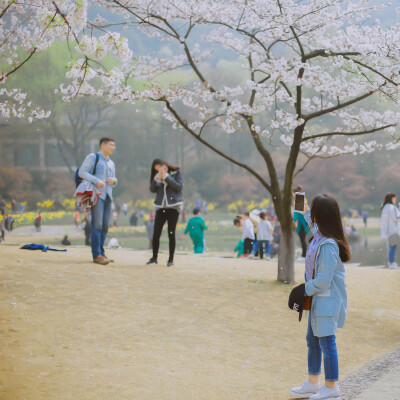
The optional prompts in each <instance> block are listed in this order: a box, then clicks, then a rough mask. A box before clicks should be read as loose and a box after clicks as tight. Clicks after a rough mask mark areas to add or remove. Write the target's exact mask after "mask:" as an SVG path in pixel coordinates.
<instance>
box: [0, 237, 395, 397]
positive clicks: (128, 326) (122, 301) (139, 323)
mask: <svg viewBox="0 0 400 400" xmlns="http://www.w3.org/2000/svg"><path fill="white" fill-rule="evenodd" d="M42 239H44V238H42ZM14 241H15V240H14ZM18 241H20V242H24V241H25V242H31V241H32V238H24V237H19V238H18ZM42 243H44V242H43V240H42ZM109 256H111V257H112V258H114V259H115V262H114V263H113V264H110V265H108V266H104V267H103V266H100V265H95V264H93V263H91V262H90V261H91V259H90V253H89V249H88V248H70V249H68V252H67V253H54V252H47V253H42V252H37V251H36V252H33V251H25V250H20V249H19V247H18V246H11V245H6V244H1V245H0V279H1V284H2V287H1V291H0V307H1V308H0V313H1V317H0V318H1V324H0V340H1V341H0V368H1V370H0V371H1V373H0V398H1V399H2V400H17V399H18V400H19V399H26V400H47V399H51V400H54V399H62V400H64V399H79V400H91V399H96V400H103V399H104V400H106V399H107V400H108V399H118V400H120V399H138V400H147V399H148V400H150V399H151V400H169V399H171V400H172V399H174V400H192V399H193V400H194V399H196V400H203V399H204V400H206V399H207V400H214V399H215V400H228V399H229V400H239V399H252V400H258V399H263V400H271V399H272V400H273V399H277V400H286V399H289V398H290V396H289V394H288V393H289V389H290V388H291V387H292V386H294V385H296V384H299V383H301V382H302V380H303V379H304V377H305V376H306V353H307V348H306V344H305V333H306V322H305V320H304V319H303V321H302V322H301V323H299V322H298V320H297V313H295V312H293V311H291V310H289V309H288V307H287V297H288V294H289V292H290V290H291V287H290V286H287V285H283V284H280V283H278V282H276V281H275V278H276V274H277V271H276V270H277V264H276V261H270V262H267V261H258V260H254V261H253V260H238V259H222V258H213V257H196V256H184V255H177V256H176V266H175V267H173V268H166V267H165V262H166V255H165V254H164V255H162V256H161V257H160V258H161V260H160V261H161V262H160V264H159V265H158V266H145V262H146V261H147V259H148V258H149V253H147V252H133V251H127V250H114V251H111V250H110V251H109ZM296 271H297V272H296V273H297V277H298V281H299V282H300V281H301V277H302V276H303V271H304V265H301V264H299V265H296ZM346 278H347V284H348V296H349V309H348V319H347V323H346V326H345V328H344V329H342V330H339V332H338V336H337V339H338V350H339V360H340V372H341V377H342V378H343V377H345V376H347V375H349V374H351V373H353V372H355V371H357V370H358V369H359V368H361V367H362V366H363V365H365V364H366V363H367V362H368V361H370V360H372V359H375V358H378V357H380V356H381V355H383V354H385V353H387V352H389V351H391V350H393V349H396V348H399V347H400V311H399V301H400V295H399V287H400V271H396V270H387V269H376V268H361V267H359V268H356V267H351V266H348V267H347V277H346Z"/></svg>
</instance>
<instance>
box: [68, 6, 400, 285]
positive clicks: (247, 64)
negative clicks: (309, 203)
mask: <svg viewBox="0 0 400 400" xmlns="http://www.w3.org/2000/svg"><path fill="white" fill-rule="evenodd" d="M370 3H371V2H370V1H369V0H348V1H347V0H346V1H344V0H229V1H227V0H158V1H154V0H94V1H93V4H94V5H95V6H96V7H97V9H98V10H103V11H104V13H103V11H100V13H101V15H99V16H98V17H97V18H96V19H94V20H93V21H89V22H88V23H87V30H88V32H87V34H86V36H84V37H83V38H82V39H81V42H80V45H79V49H80V51H81V52H82V53H83V55H84V57H82V58H81V59H80V60H77V61H76V62H74V63H73V64H71V65H70V69H69V71H68V77H70V78H71V79H72V82H71V84H70V85H68V86H63V87H62V88H61V90H62V92H63V93H64V96H65V99H66V100H68V99H71V98H73V97H75V96H77V95H87V94H92V95H96V96H107V97H109V98H110V99H111V101H112V102H122V101H123V102H130V103H132V104H134V103H135V102H137V101H143V100H145V101H146V100H151V101H154V102H156V103H160V104H162V105H163V115H164V117H165V118H167V119H168V120H169V121H170V122H171V123H172V124H174V126H175V127H177V128H179V129H183V130H184V131H185V132H187V134H189V135H191V136H192V137H194V138H195V139H196V140H198V141H199V142H200V143H202V144H203V145H204V146H206V147H208V148H209V149H211V150H212V151H214V152H215V153H217V154H219V155H220V156H221V157H223V158H225V159H227V160H229V161H230V162H232V163H234V164H236V165H237V166H239V167H241V168H243V169H245V170H247V171H248V172H249V173H250V174H251V175H252V176H253V177H254V178H255V179H257V180H258V181H259V183H260V184H261V185H262V186H263V187H264V188H265V189H266V190H267V191H268V192H269V193H270V194H271V196H272V199H273V202H274V206H275V210H276V213H277V215H278V218H279V220H280V222H281V227H282V238H281V245H280V251H279V262H278V280H280V281H284V282H293V281H294V249H295V235H294V233H293V222H292V213H291V205H292V186H293V179H294V177H295V176H296V174H298V173H300V172H301V171H303V170H304V168H306V167H307V166H308V164H309V163H310V162H311V161H312V160H313V159H315V158H318V157H320V158H329V157H335V156H338V155H342V154H353V153H355V154H361V153H365V152H371V151H373V150H376V149H394V148H396V147H398V146H399V140H398V136H396V131H395V128H396V126H397V125H398V123H399V122H400V113H398V112H395V111H392V110H391V109H390V107H388V106H387V104H388V103H393V104H394V105H396V104H399V83H400V76H399V74H400V24H399V23H396V24H393V25H392V26H391V27H389V28H383V27H382V26H381V25H380V24H379V22H373V21H372V18H371V15H373V13H376V12H379V10H380V9H382V8H383V7H384V6H377V5H371V4H370ZM398 11H399V10H398ZM110 12H111V13H112V19H110V21H111V22H108V20H107V18H108V17H109V13H110ZM118 25H120V26H121V27H123V28H124V29H125V30H134V29H137V30H138V31H139V32H140V33H141V34H142V35H145V36H146V37H148V38H153V40H156V41H158V42H160V43H166V44H168V45H169V46H172V48H173V49H174V51H175V53H174V55H173V56H171V57H168V58H162V57H160V56H157V54H154V53H151V54H148V55H143V56H140V57H139V56H138V57H136V58H133V57H132V53H131V52H130V51H129V46H128V43H127V41H126V40H124V39H121V37H119V36H118V35H117V34H115V33H114V34H110V33H109V32H108V30H109V29H114V30H116V26H118ZM97 34H99V35H100V34H102V35H103V36H102V38H103V39H100V40H99V39H98V38H96V35H97ZM112 41H114V42H116V44H114V53H115V54H116V55H117V56H118V57H119V58H120V60H121V64H120V65H118V66H114V67H113V68H110V69H104V68H103V67H101V66H100V65H96V64H95V63H91V62H88V60H89V59H94V60H96V59H97V58H99V59H100V58H101V57H103V56H104V53H105V52H107V51H108V48H109V46H110V43H111V42H112ZM213 49H214V50H215V51H214V52H213V51H212V50H213ZM133 50H134V49H133ZM226 50H228V51H230V52H231V54H233V55H234V57H236V58H237V59H238V60H240V63H241V68H242V78H243V79H242V81H241V82H239V83H238V84H237V85H235V86H234V87H226V86H223V85H221V84H220V82H219V80H218V79H217V78H214V79H211V78H210V77H209V76H208V74H207V71H209V70H210V67H209V64H208V63H207V61H209V60H212V59H214V60H215V58H217V59H218V58H219V57H223V56H222V55H220V54H223V53H224V51H226ZM215 65H216V66H215V68H216V69H217V70H218V68H219V65H220V64H219V63H215ZM221 68H222V67H221ZM176 70H182V71H183V72H185V71H190V72H191V73H192V75H193V76H194V77H195V78H196V81H190V82H188V81H187V80H183V79H182V80H181V79H179V77H178V78H177V76H178V75H177V74H176ZM171 71H174V74H173V75H172V74H171V76H173V77H174V80H173V81H171V82H170V83H169V84H165V81H160V79H159V77H160V75H161V74H168V73H169V72H171ZM221 72H223V71H221ZM215 76H218V75H217V74H214V77H215ZM138 81H139V82H142V84H141V86H139V85H138ZM138 87H140V88H139V89H138ZM392 108H393V107H392ZM216 129H219V130H222V131H225V132H226V134H227V135H233V134H247V135H248V137H249V140H251V141H252V142H253V144H254V146H255V147H256V148H257V150H258V153H259V154H260V157H261V160H262V161H263V165H262V167H261V168H260V167H258V168H254V166H251V165H248V164H246V163H243V162H242V161H241V160H238V159H234V158H233V157H231V156H230V155H229V154H228V152H227V150H226V149H223V148H217V147H216V146H214V145H213V143H212V137H213V133H214V132H215V130H216ZM276 138H278V139H280V140H281V141H282V142H283V143H284V144H285V145H286V146H287V161H286V166H285V169H284V171H283V172H282V171H278V170H277V164H276V160H274V158H273V156H272V152H271V149H272V147H271V141H273V140H276ZM302 160H304V163H303V162H302ZM260 165H261V164H260ZM315 173H316V174H317V173H318V171H315ZM280 175H283V176H284V179H283V180H282V181H280V180H279V176H280ZM332 179H337V177H335V176H334V174H332Z"/></svg>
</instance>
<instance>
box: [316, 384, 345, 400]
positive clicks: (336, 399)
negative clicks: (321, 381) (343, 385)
mask: <svg viewBox="0 0 400 400" xmlns="http://www.w3.org/2000/svg"><path fill="white" fill-rule="evenodd" d="M310 400H340V390H339V386H335V387H334V388H333V389H329V388H328V387H327V386H325V385H324V386H322V388H321V390H320V391H319V392H318V393H315V394H314V395H312V396H311V397H310Z"/></svg>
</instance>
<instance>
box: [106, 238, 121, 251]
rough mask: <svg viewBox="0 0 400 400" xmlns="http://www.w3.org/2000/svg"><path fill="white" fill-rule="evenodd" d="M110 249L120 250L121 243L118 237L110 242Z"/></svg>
mask: <svg viewBox="0 0 400 400" xmlns="http://www.w3.org/2000/svg"><path fill="white" fill-rule="evenodd" d="M107 248H108V249H118V248H119V243H118V239H117V238H116V237H112V238H111V239H110V241H109V242H108V246H107Z"/></svg>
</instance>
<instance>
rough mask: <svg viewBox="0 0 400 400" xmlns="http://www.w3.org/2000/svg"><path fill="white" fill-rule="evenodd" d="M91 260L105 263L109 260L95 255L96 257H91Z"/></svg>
mask: <svg viewBox="0 0 400 400" xmlns="http://www.w3.org/2000/svg"><path fill="white" fill-rule="evenodd" d="M93 262H94V263H95V264H101V265H107V264H108V263H109V262H110V261H109V260H107V258H105V257H103V256H97V257H96V258H93Z"/></svg>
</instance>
